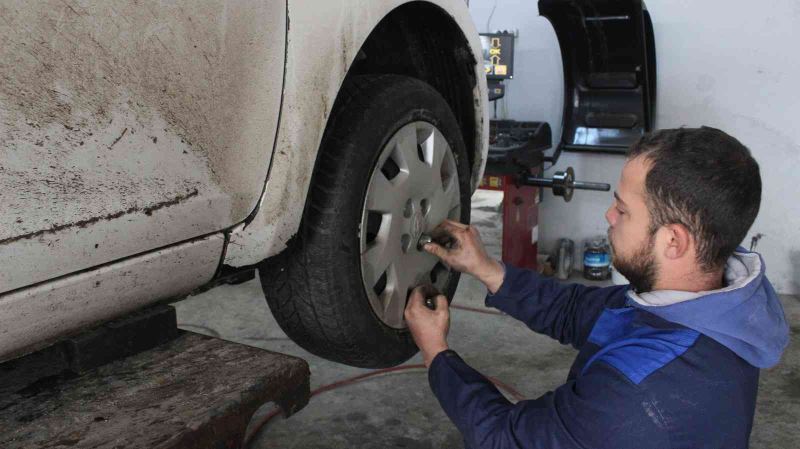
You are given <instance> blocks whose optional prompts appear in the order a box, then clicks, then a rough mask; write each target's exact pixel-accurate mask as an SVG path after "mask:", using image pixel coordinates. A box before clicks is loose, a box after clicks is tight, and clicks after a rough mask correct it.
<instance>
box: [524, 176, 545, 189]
mask: <svg viewBox="0 0 800 449" xmlns="http://www.w3.org/2000/svg"><path fill="white" fill-rule="evenodd" d="M520 181H521V182H520V184H525V185H527V186H539V187H553V180H552V179H550V178H537V177H536V176H521V177H520Z"/></svg>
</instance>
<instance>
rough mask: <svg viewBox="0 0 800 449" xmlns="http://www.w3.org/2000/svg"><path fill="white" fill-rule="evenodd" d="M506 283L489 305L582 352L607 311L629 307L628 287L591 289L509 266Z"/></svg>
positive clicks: (488, 301)
mask: <svg viewBox="0 0 800 449" xmlns="http://www.w3.org/2000/svg"><path fill="white" fill-rule="evenodd" d="M505 268H506V273H505V277H504V278H503V284H502V285H501V286H500V289H499V290H497V292H495V294H494V295H492V294H489V295H487V296H486V305H487V306H488V307H495V308H497V309H499V310H501V311H503V312H505V313H507V314H509V315H511V316H512V317H514V318H516V319H518V320H520V321H522V322H523V323H525V325H527V326H528V327H529V328H531V329H532V330H534V331H536V332H539V333H541V334H545V335H549V336H550V337H552V338H554V339H556V340H558V341H559V342H561V343H562V344H571V345H572V346H574V347H575V348H578V349H580V347H581V346H583V344H584V343H585V342H586V339H587V338H588V337H589V333H590V332H591V330H592V327H593V326H594V323H595V321H597V318H598V317H599V316H600V314H601V313H602V312H603V309H605V308H606V307H608V308H618V307H623V306H624V305H625V292H626V291H627V290H628V288H629V287H628V286H627V285H618V286H613V287H604V288H600V287H589V286H585V285H580V284H562V283H560V282H558V281H556V280H555V279H552V278H548V277H544V276H542V275H540V274H538V273H536V272H534V271H530V270H523V269H520V268H516V267H513V266H511V265H506V267H505Z"/></svg>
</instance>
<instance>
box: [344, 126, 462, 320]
mask: <svg viewBox="0 0 800 449" xmlns="http://www.w3.org/2000/svg"><path fill="white" fill-rule="evenodd" d="M460 216H461V192H460V188H459V182H458V171H457V169H456V161H455V158H454V157H453V152H452V150H451V148H450V145H448V143H447V140H445V138H444V136H443V135H442V133H441V132H440V131H439V130H438V129H436V128H435V127H434V126H433V125H431V124H430V123H427V122H413V123H409V124H407V125H405V126H403V127H402V128H401V129H400V130H399V131H397V133H395V135H394V136H392V138H391V139H390V140H389V142H388V143H387V144H386V146H385V147H384V148H383V149H382V150H381V154H380V157H379V158H378V163H377V164H376V166H375V169H374V171H373V173H372V177H371V178H370V181H369V187H368V188H367V195H366V198H365V201H364V209H363V212H362V217H361V228H360V236H359V237H360V241H361V247H360V248H361V277H362V279H363V282H364V289H365V290H366V292H367V296H368V297H369V301H370V304H371V305H372V308H373V310H374V311H375V313H376V315H378V317H379V318H380V319H381V320H382V321H383V322H384V323H386V324H387V325H388V326H391V327H394V328H398V329H400V328H404V327H406V326H405V320H404V319H403V310H404V309H405V306H406V298H407V296H408V291H409V290H410V289H411V288H413V287H415V286H417V285H419V284H421V283H424V282H432V283H433V284H434V285H436V286H437V287H439V289H443V288H444V286H445V285H446V283H447V277H448V272H447V270H446V269H445V268H444V266H443V265H441V264H440V263H438V259H436V258H435V257H434V256H431V255H429V254H427V253H426V252H424V251H422V250H418V249H417V242H418V241H419V238H420V236H421V235H422V233H428V232H430V231H432V230H433V229H434V228H435V227H436V226H438V225H439V223H441V222H442V221H444V220H445V219H446V218H450V219H453V220H458V219H459V217H460Z"/></svg>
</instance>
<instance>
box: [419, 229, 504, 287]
mask: <svg viewBox="0 0 800 449" xmlns="http://www.w3.org/2000/svg"><path fill="white" fill-rule="evenodd" d="M442 236H449V237H450V238H451V239H452V240H453V245H452V247H451V248H449V249H448V248H445V247H444V246H441V245H439V244H437V243H428V244H426V245H425V247H424V249H425V251H427V252H429V253H431V254H433V255H434V256H436V257H438V258H440V259H442V261H443V262H444V263H446V264H447V265H449V266H450V267H451V268H453V269H454V270H457V271H461V272H462V273H468V274H471V275H473V276H475V277H476V278H478V280H480V281H481V282H483V283H484V284H485V285H486V288H488V289H489V291H490V292H491V293H496V292H497V290H498V289H499V288H500V286H501V285H503V276H504V275H505V270H504V269H503V266H502V265H501V264H500V262H498V261H496V260H494V259H492V258H491V257H489V255H488V254H487V253H486V249H485V248H484V246H483V242H481V236H480V234H479V233H478V230H477V229H476V228H475V227H473V226H468V225H465V224H462V223H459V222H457V221H452V220H445V221H443V222H442V224H440V225H439V226H438V227H437V228H436V229H435V230H434V231H433V237H434V240H439V241H441V237H442Z"/></svg>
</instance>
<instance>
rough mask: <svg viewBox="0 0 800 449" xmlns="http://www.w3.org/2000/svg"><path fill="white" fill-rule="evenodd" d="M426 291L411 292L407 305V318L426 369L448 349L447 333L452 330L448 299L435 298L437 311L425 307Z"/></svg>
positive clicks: (442, 297)
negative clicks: (438, 355)
mask: <svg viewBox="0 0 800 449" xmlns="http://www.w3.org/2000/svg"><path fill="white" fill-rule="evenodd" d="M424 292H425V289H424V288H423V287H417V288H415V289H414V290H413V291H412V292H411V296H410V297H409V298H408V305H406V310H405V318H406V323H407V324H408V329H409V330H410V331H411V336H412V337H414V343H416V344H417V347H418V348H419V350H420V352H422V359H423V361H424V363H425V366H426V367H429V366H430V365H431V362H432V361H433V358H434V357H436V354H439V353H440V352H442V351H444V350H446V349H448V346H447V332H448V331H449V330H450V310H449V305H448V303H447V298H445V296H444V295H437V296H436V297H435V298H433V302H434V303H435V304H436V310H431V309H429V308H428V307H427V306H426V305H425V293H424Z"/></svg>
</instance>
